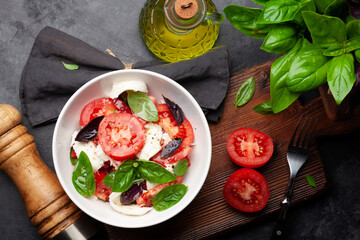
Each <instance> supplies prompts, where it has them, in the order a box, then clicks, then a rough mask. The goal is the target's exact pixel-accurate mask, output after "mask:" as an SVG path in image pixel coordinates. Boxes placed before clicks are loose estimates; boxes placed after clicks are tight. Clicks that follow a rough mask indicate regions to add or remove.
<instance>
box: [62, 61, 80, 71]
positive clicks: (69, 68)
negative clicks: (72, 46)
mask: <svg viewBox="0 0 360 240" xmlns="http://www.w3.org/2000/svg"><path fill="white" fill-rule="evenodd" d="M61 62H62V64H63V65H64V68H66V69H67V70H78V69H79V66H78V65H76V64H70V63H64V62H63V61H61Z"/></svg>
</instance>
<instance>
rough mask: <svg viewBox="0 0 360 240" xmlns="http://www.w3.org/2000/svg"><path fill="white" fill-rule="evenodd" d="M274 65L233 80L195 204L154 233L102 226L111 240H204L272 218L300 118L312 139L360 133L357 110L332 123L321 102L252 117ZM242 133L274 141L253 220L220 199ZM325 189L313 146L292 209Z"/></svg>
mask: <svg viewBox="0 0 360 240" xmlns="http://www.w3.org/2000/svg"><path fill="white" fill-rule="evenodd" d="M272 63H273V61H269V62H266V63H264V64H262V65H259V66H254V67H251V68H249V69H246V70H243V71H241V72H238V73H235V74H233V75H232V77H231V80H230V85H229V89H228V94H227V97H226V99H225V108H224V113H223V116H222V117H221V120H220V122H219V123H217V124H210V131H211V136H212V143H213V148H212V161H211V167H210V171H209V174H208V177H207V179H206V181H205V184H204V186H203V188H202V189H201V191H200V193H199V194H198V196H197V197H196V198H195V199H194V201H193V202H192V203H191V204H190V205H189V206H188V207H187V208H186V209H185V210H183V211H182V212H181V213H179V214H178V215H177V216H175V217H174V218H172V219H170V220H168V221H166V222H164V223H162V224H159V225H156V226H153V227H148V228H142V229H123V228H115V227H112V226H108V225H106V226H105V228H106V231H107V234H108V238H109V239H120V238H121V239H143V238H144V237H145V236H151V237H152V238H154V239H181V240H183V239H202V238H208V237H214V236H217V235H219V234H221V233H224V232H227V231H230V230H233V229H235V228H239V227H242V226H244V225H246V224H249V223H251V222H254V221H257V220H259V219H261V218H264V217H266V216H268V215H271V214H274V213H276V212H278V211H279V210H280V202H281V201H282V200H283V199H284V193H285V190H286V186H287V183H288V179H289V167H288V164H287V160H286V150H287V146H288V143H289V140H290V137H291V134H292V133H293V131H294V129H295V126H296V124H297V121H298V119H299V118H300V116H301V115H302V114H304V115H305V116H313V117H317V118H318V121H319V122H318V125H317V132H316V136H320V135H334V134H341V133H348V132H350V131H352V130H354V129H357V128H360V111H359V110H360V109H359V108H358V109H357V110H356V111H355V112H354V116H353V118H352V119H351V120H349V121H345V122H331V121H329V120H328V119H327V117H326V115H325V112H324V108H323V106H322V102H321V99H320V98H317V99H314V100H312V101H311V102H310V103H309V104H307V105H306V106H305V107H303V106H302V105H301V104H300V102H298V101H297V102H295V103H294V104H292V105H291V107H290V108H288V109H287V110H285V111H283V112H281V113H279V114H276V115H261V114H258V113H256V112H254V111H253V110H252V108H254V107H255V106H256V105H258V104H259V103H261V102H263V101H269V100H270V94H269V92H270V91H269V89H270V86H269V76H270V75H269V74H270V67H271V64H272ZM251 76H254V78H255V81H256V90H255V94H254V96H253V98H252V100H251V101H250V102H249V103H248V104H246V105H245V106H243V107H240V108H238V109H237V110H235V108H234V105H233V102H234V100H235V96H236V92H237V90H238V88H239V86H240V85H241V84H242V83H243V82H244V81H245V80H247V79H248V78H250V77H251ZM240 127H249V128H253V129H257V130H260V131H263V132H264V133H266V134H267V135H269V136H270V137H271V138H273V140H274V141H275V153H274V156H273V157H272V158H271V159H270V161H269V162H268V163H267V164H266V165H265V166H263V167H261V168H258V169H257V170H258V171H259V172H260V173H262V174H263V175H264V177H265V178H266V180H267V182H268V184H269V189H270V199H269V202H268V204H267V206H266V207H265V208H264V209H263V210H262V211H260V212H257V213H252V214H248V213H243V212H240V211H238V210H236V209H234V208H232V207H231V206H230V205H229V204H227V202H226V201H225V200H224V198H223V196H222V188H223V186H224V183H225V181H226V180H227V179H228V177H229V176H230V175H231V174H232V173H233V172H234V171H236V170H238V169H239V168H240V167H239V166H237V165H235V164H234V163H233V162H232V161H231V160H230V158H229V157H228V154H227V152H226V140H227V137H228V136H229V134H230V133H231V132H232V131H233V130H235V129H237V128H240ZM307 174H309V175H311V176H313V177H314V179H315V181H316V188H313V187H311V186H309V185H308V184H307V182H306V179H305V176H306V175H307ZM327 188H328V183H327V180H326V174H325V171H324V166H323V163H322V161H321V158H320V155H319V152H318V150H317V147H316V143H315V141H313V145H312V147H311V152H310V156H309V159H308V161H307V162H306V164H305V165H304V166H303V168H302V169H301V170H300V172H299V174H298V176H297V179H296V183H295V187H294V196H293V204H297V203H300V202H302V201H305V200H309V199H311V198H313V197H315V196H317V195H320V194H321V193H323V192H324V191H325V190H326V189H327Z"/></svg>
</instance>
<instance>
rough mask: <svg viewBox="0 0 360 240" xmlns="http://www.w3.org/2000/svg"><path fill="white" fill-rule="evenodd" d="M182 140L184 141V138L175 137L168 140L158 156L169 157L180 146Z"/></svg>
mask: <svg viewBox="0 0 360 240" xmlns="http://www.w3.org/2000/svg"><path fill="white" fill-rule="evenodd" d="M183 141H184V139H181V138H175V139H174V140H172V141H171V142H169V143H168V144H167V145H166V146H165V147H164V149H163V150H162V152H161V155H160V157H161V158H167V157H170V156H171V155H173V154H174V153H175V152H176V150H178V149H179V147H180V146H181V144H182V142H183Z"/></svg>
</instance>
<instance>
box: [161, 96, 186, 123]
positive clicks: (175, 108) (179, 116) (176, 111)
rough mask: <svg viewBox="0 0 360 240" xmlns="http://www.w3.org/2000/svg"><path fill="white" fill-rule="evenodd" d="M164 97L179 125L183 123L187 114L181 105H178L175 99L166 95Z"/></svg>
mask: <svg viewBox="0 0 360 240" xmlns="http://www.w3.org/2000/svg"><path fill="white" fill-rule="evenodd" d="M163 98H164V100H165V103H166V106H167V107H168V109H169V110H170V112H171V114H172V115H173V117H174V118H175V121H176V123H177V124H178V125H181V124H183V122H184V119H185V115H184V112H183V110H182V109H181V107H179V105H177V104H176V103H174V102H173V101H171V100H170V99H168V98H166V97H164V95H163Z"/></svg>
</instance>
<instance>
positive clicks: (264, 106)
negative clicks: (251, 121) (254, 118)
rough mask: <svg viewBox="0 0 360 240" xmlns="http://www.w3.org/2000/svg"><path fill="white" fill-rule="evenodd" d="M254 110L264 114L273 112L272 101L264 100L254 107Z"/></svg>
mask: <svg viewBox="0 0 360 240" xmlns="http://www.w3.org/2000/svg"><path fill="white" fill-rule="evenodd" d="M253 110H254V111H255V112H257V113H260V114H263V115H267V114H273V113H274V112H273V110H272V107H271V101H268V102H262V103H260V104H259V105H257V106H256V107H254V108H253Z"/></svg>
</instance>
